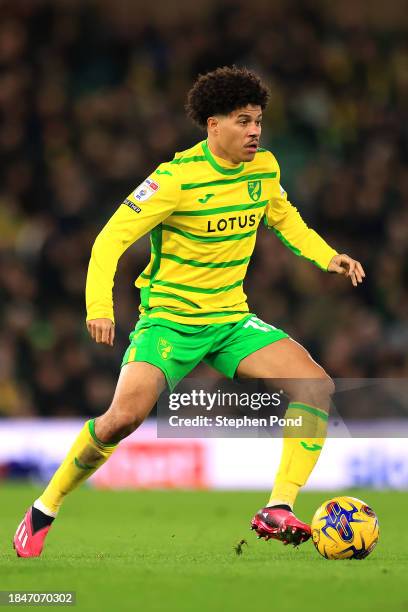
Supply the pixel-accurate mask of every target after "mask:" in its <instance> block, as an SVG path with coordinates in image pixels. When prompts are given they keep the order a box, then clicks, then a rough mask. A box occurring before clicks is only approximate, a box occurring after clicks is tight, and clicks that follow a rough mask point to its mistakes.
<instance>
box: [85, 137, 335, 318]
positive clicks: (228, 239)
mask: <svg viewBox="0 0 408 612" xmlns="http://www.w3.org/2000/svg"><path fill="white" fill-rule="evenodd" d="M279 181H280V171H279V165H278V163H277V161H276V159H275V157H274V156H273V155H272V153H270V152H269V151H266V150H264V149H260V150H259V151H258V152H257V154H256V155H255V157H254V159H253V161H251V162H247V163H241V164H239V165H235V166H234V165H232V164H228V162H226V161H225V160H222V159H220V158H217V157H215V156H214V155H213V154H212V153H211V151H210V149H209V147H208V144H207V142H206V141H203V142H200V143H198V144H196V145H195V146H194V147H192V148H191V149H188V150H187V151H183V152H182V153H177V154H176V155H175V157H174V159H173V160H172V161H171V162H167V163H163V164H161V165H160V166H159V167H158V168H157V169H156V170H155V172H153V173H152V174H151V175H150V177H149V178H147V179H146V180H145V181H144V182H143V183H142V184H141V185H139V187H137V188H136V189H135V190H134V191H133V192H132V193H131V194H130V195H129V196H128V197H127V198H126V200H125V201H124V202H123V204H121V205H120V206H119V208H118V210H117V211H116V212H115V214H114V215H113V216H112V217H111V219H110V220H109V221H108V223H107V224H106V225H105V227H104V228H103V230H102V231H101V233H100V234H99V235H98V237H97V239H96V241H95V244H94V246H93V249H92V255H91V260H90V263H89V270H88V278H87V285H86V301H87V319H88V320H90V319H96V318H101V317H106V318H109V319H111V320H112V321H113V320H114V315H113V300H112V288H113V280H114V276H115V272H116V267H117V263H118V260H119V258H120V256H121V255H122V253H123V252H124V251H125V250H126V249H127V248H128V247H129V246H130V245H131V244H132V243H134V242H135V241H136V240H138V238H140V237H141V236H143V235H144V234H146V233H147V232H151V257H150V261H149V263H148V265H147V267H146V268H145V270H144V271H143V272H142V274H141V275H140V276H139V278H138V279H137V280H136V286H137V287H139V288H140V293H141V305H140V311H141V313H142V315H144V316H148V317H149V318H152V319H153V318H161V319H167V320H170V321H173V322H176V323H188V324H189V325H191V324H197V325H206V324H209V323H226V322H234V321H238V320H240V319H241V318H242V317H243V316H245V314H246V313H247V312H248V305H247V298H246V295H245V293H244V289H243V281H244V279H245V275H246V271H247V267H248V263H249V260H250V257H251V255H252V252H253V250H254V246H255V240H256V232H257V228H258V225H259V223H260V222H261V221H262V220H263V221H264V222H265V224H266V225H267V226H268V227H269V228H271V229H272V230H274V232H275V234H276V235H277V236H278V237H279V238H280V240H282V241H283V242H284V244H285V245H286V246H288V247H289V248H290V249H292V250H293V251H294V252H295V253H296V254H297V255H301V256H303V257H306V258H307V259H310V260H311V261H313V263H315V264H316V265H318V266H319V267H321V268H322V269H324V270H326V269H327V266H328V264H329V262H330V260H331V259H332V257H333V256H334V255H335V254H336V251H335V250H334V249H332V248H331V247H329V246H328V244H327V243H326V242H325V241H324V240H323V239H322V238H321V237H320V236H319V235H318V234H316V232H314V231H313V230H312V229H309V228H308V226H307V225H306V224H305V222H304V221H303V220H302V218H301V216H300V215H299V213H298V211H297V210H296V208H295V207H294V206H292V204H290V202H289V201H288V199H287V196H286V192H285V191H284V190H283V189H282V188H281V186H280V182H279ZM265 265H266V266H267V265H268V262H265Z"/></svg>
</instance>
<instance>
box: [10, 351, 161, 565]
mask: <svg viewBox="0 0 408 612" xmlns="http://www.w3.org/2000/svg"><path fill="white" fill-rule="evenodd" d="M165 382H166V381H165V376H164V374H163V372H162V371H161V370H160V369H159V368H158V367H156V366H154V365H151V364H150V363H144V362H132V363H128V364H127V365H125V366H124V367H123V368H122V370H121V373H120V376H119V380H118V384H117V387H116V391H115V394H114V397H113V400H112V403H111V405H110V407H109V409H108V410H107V411H106V413H105V414H103V415H102V416H100V417H98V418H97V419H92V420H90V421H87V422H86V423H85V425H84V427H83V428H82V430H81V431H80V433H79V435H78V436H77V438H76V440H75V441H74V443H73V445H72V447H71V449H70V450H69V452H68V454H67V456H66V458H65V459H64V461H63V462H62V464H61V465H60V467H59V468H58V469H57V471H56V472H55V474H54V476H53V477H52V478H51V480H50V482H49V484H48V486H47V487H46V489H45V491H44V492H43V494H42V495H41V496H40V498H39V499H38V500H36V501H35V502H34V504H33V506H32V507H31V508H30V509H29V510H28V511H27V513H26V515H25V517H24V519H23V521H22V522H21V523H20V525H19V527H18V529H17V532H16V534H15V537H14V547H15V549H16V551H17V554H18V555H19V556H21V557H33V556H39V555H40V554H41V551H42V548H43V544H44V540H45V537H46V535H47V533H48V531H49V529H50V526H51V524H52V522H53V520H54V518H55V517H56V515H57V513H58V511H59V509H60V507H61V504H62V502H63V500H64V498H65V496H66V495H67V494H68V493H70V492H71V491H73V490H74V489H75V488H76V487H78V486H79V485H80V484H81V483H82V482H84V481H85V480H87V479H88V478H89V477H90V476H91V475H92V474H93V473H94V472H95V471H96V470H97V469H98V468H99V467H101V465H103V464H104V463H105V461H106V460H107V459H108V458H109V457H110V456H111V455H112V453H113V452H114V450H115V448H116V447H117V444H118V442H119V441H120V440H122V439H123V438H125V437H126V436H128V435H129V434H130V433H132V431H134V430H135V429H136V428H137V427H138V426H139V425H140V424H141V423H142V422H143V421H144V419H145V418H146V416H147V415H148V414H149V413H150V411H151V410H152V408H153V406H154V405H155V403H156V401H157V399H158V397H159V395H160V393H161V392H162V390H163V389H164V387H165Z"/></svg>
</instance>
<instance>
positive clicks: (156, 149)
mask: <svg viewBox="0 0 408 612" xmlns="http://www.w3.org/2000/svg"><path fill="white" fill-rule="evenodd" d="M152 4H153V5H155V3H154V2H153V3H152ZM190 4H192V3H190ZM380 5H382V9H381V6H380V7H379V3H378V2H369V1H367V2H363V1H362V0H360V1H358V0H353V2H350V1H346V0H345V1H342V2H340V1H339V2H335V3H334V4H333V3H329V2H325V1H318V0H313V1H312V0H310V1H300V0H299V1H294V0H293V1H289V0H287V1H284V0H281V1H278V0H276V1H274V2H262V1H261V0H259V1H256V0H254V1H253V2H247V1H242V2H240V1H238V2H235V1H234V2H222V1H221V2H220V1H218V2H212V1H211V0H206V1H205V2H203V1H200V0H197V1H196V2H194V6H189V5H188V3H187V2H182V1H181V0H180V4H179V5H178V3H177V0H175V2H173V3H172V4H171V5H166V4H165V3H163V4H162V3H160V2H157V6H156V5H155V6H152V7H147V6H146V3H144V2H140V1H138V0H133V1H132V2H130V1H125V0H117V1H116V2H115V1H114V0H103V1H102V0H100V1H96V0H95V1H85V0H75V1H73V0H59V1H58V2H55V1H51V0H30V1H26V0H2V1H1V0H0V11H1V15H2V20H1V24H0V113H1V131H0V155H1V167H0V168H1V169H0V172H1V183H0V255H1V260H0V297H1V301H0V309H1V310H0V313H1V315H0V317H1V318H0V322H1V323H0V415H4V416H7V415H10V416H11V415H21V416H27V415H44V416H48V415H55V416H71V415H72V416H75V415H79V414H90V415H97V414H99V413H100V412H102V411H103V410H104V409H105V408H106V407H107V405H108V404H109V401H110V399H111V395H112V393H113V389H114V385H115V381H116V378H117V374H118V370H119V364H120V361H121V357H122V354H123V351H124V350H125V348H126V346H127V338H128V334H129V332H130V331H131V329H132V328H133V326H134V324H135V322H136V320H137V316H138V310H137V307H138V303H139V296H138V291H137V290H136V289H135V288H134V286H133V282H134V279H135V278H136V276H137V275H138V273H139V272H140V271H141V270H142V269H143V267H144V266H145V264H146V262H147V259H148V252H149V246H148V239H147V238H145V239H143V240H141V241H140V242H139V243H137V244H136V245H134V246H133V247H132V248H131V249H130V250H129V251H128V253H127V254H126V255H125V256H124V257H123V258H122V260H121V262H120V265H119V268H118V274H117V282H116V288H115V303H116V322H117V337H116V343H115V347H114V348H113V349H112V348H108V347H105V346H100V345H96V344H94V343H93V342H92V341H91V340H90V339H89V338H88V335H87V332H86V327H85V308H84V284H85V277H86V270H87V264H88V259H89V255H90V250H91V246H92V243H93V241H94V239H95V237H96V235H97V233H98V231H99V230H100V229H101V228H102V226H103V224H104V223H105V222H106V221H107V219H108V218H109V216H110V215H111V214H112V213H113V211H114V210H115V209H116V207H117V206H118V205H119V204H120V202H121V201H122V200H123V199H124V197H125V196H126V195H127V194H128V193H129V192H130V191H132V189H133V188H134V187H135V186H136V185H137V184H138V183H139V182H140V181H141V180H142V179H143V178H144V177H145V176H146V175H147V174H149V173H150V172H151V171H152V170H153V169H154V167H155V166H156V165H157V164H158V163H160V162H162V161H164V160H167V159H170V158H172V157H173V154H174V152H175V151H177V150H182V149H184V148H187V147H189V146H191V145H192V144H193V143H194V142H195V141H196V140H198V139H201V138H202V135H201V134H200V133H199V132H198V131H197V130H196V128H194V126H192V125H190V124H189V122H188V121H187V119H186V118H185V114H184V103H185V98H186V93H187V91H188V89H189V88H190V86H191V84H192V82H193V80H194V78H195V77H196V76H197V74H198V73H202V72H205V71H207V70H209V69H213V68H215V67H217V66H220V65H226V64H232V63H236V64H238V65H246V66H248V67H249V68H251V69H254V70H256V71H258V72H259V73H260V74H261V75H262V77H263V78H264V79H265V81H266V82H267V84H268V85H269V87H270V89H271V92H272V96H271V102H270V107H269V109H268V111H267V113H266V115H265V121H264V133H263V142H262V145H263V146H264V147H268V148H270V149H271V150H272V151H273V152H274V153H275V155H276V156H277V158H278V160H279V162H280V165H281V171H282V184H283V185H284V187H285V189H286V190H287V191H288V194H289V197H290V199H291V201H292V202H293V203H295V204H296V205H297V206H298V208H299V210H300V211H301V213H302V215H303V216H304V218H305V219H306V220H307V222H308V223H309V224H310V225H312V226H313V227H314V228H315V229H316V230H317V231H318V232H319V233H321V234H322V235H323V236H324V237H325V238H326V239H327V240H328V242H329V243H330V244H331V245H333V246H334V247H335V248H336V249H337V250H338V251H340V252H346V253H349V254H350V255H352V256H353V257H355V258H356V259H359V260H360V261H361V262H362V263H363V265H364V267H365V270H366V273H367V278H366V281H365V283H364V286H363V287H358V288H357V289H354V288H353V287H352V285H351V283H349V282H347V281H346V280H345V279H342V278H340V277H337V276H332V275H328V274H324V273H322V272H320V271H319V270H318V269H317V268H316V269H315V268H314V267H313V266H311V265H310V264H309V263H308V262H305V261H301V260H299V259H298V258H296V257H294V256H293V254H292V253H291V252H289V251H288V250H287V249H285V248H284V247H283V246H282V245H281V244H280V243H279V241H278V240H277V239H276V238H275V236H274V235H273V234H272V233H270V232H268V231H267V230H266V229H264V228H262V229H261V230H260V232H259V239H258V245H257V249H256V252H255V255H254V258H253V262H252V264H251V267H250V271H249V274H248V278H247V281H246V285H245V286H246V292H247V294H248V297H249V304H250V307H251V310H253V311H254V312H256V313H257V315H258V316H259V317H261V318H263V319H265V320H266V321H268V322H270V323H273V324H274V325H277V326H281V327H283V328H284V329H285V330H287V331H288V332H289V333H290V334H292V335H293V337H294V338H296V339H297V340H299V341H300V342H301V343H302V344H303V345H304V346H306V347H307V348H308V349H309V350H310V351H311V353H312V355H313V356H314V357H315V358H316V359H317V360H319V361H320V362H321V363H322V364H323V365H324V367H325V368H326V369H327V371H328V372H329V373H330V374H331V375H332V376H334V377H404V376H408V283H407V278H408V257H407V255H408V207H407V201H408V172H407V162H408V112H407V109H408V38H407V34H408V11H406V7H405V9H404V3H403V2H398V1H396V0H395V1H392V0H391V1H390V2H387V5H386V6H385V5H384V3H383V2H382V3H380ZM198 373H199V374H200V375H203V374H208V373H209V372H208V370H207V369H206V366H200V369H199V372H198Z"/></svg>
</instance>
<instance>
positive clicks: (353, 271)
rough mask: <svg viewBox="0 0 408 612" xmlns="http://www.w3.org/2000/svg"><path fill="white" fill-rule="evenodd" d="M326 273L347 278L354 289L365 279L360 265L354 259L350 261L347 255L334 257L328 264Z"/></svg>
mask: <svg viewBox="0 0 408 612" xmlns="http://www.w3.org/2000/svg"><path fill="white" fill-rule="evenodd" d="M327 271H328V272H335V273H336V274H343V275H344V276H348V277H349V278H351V282H352V283H353V285H354V287H357V285H358V284H359V283H362V282H363V279H364V278H365V272H364V269H363V266H362V265H361V263H360V262H359V261H356V260H355V259H352V258H351V257H349V256H348V255H345V254H344V253H343V254H342V255H335V256H334V257H333V259H332V260H331V262H330V263H329V267H328V268H327Z"/></svg>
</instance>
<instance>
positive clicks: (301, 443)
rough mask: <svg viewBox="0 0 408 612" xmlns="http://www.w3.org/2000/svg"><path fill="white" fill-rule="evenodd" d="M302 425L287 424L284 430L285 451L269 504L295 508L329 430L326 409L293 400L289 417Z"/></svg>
mask: <svg viewBox="0 0 408 612" xmlns="http://www.w3.org/2000/svg"><path fill="white" fill-rule="evenodd" d="M299 417H301V421H300V422H301V425H295V424H292V425H290V424H287V425H286V426H285V428H284V431H283V436H284V438H283V451H282V457H281V462H280V465H279V469H278V473H277V475H276V479H275V484H274V487H273V490H272V493H271V497H270V499H269V502H268V506H272V505H277V504H286V505H288V506H290V507H291V508H293V505H294V503H295V499H296V496H297V494H298V492H299V489H300V487H302V486H303V485H304V484H306V482H307V479H308V478H309V476H310V474H311V473H312V471H313V468H314V467H315V465H316V463H317V460H318V458H319V456H320V452H321V450H322V448H323V444H324V441H325V439H326V433H327V421H328V415H327V413H326V412H324V410H321V409H320V408H315V407H314V406H309V405H308V404H303V403H300V402H291V403H290V404H289V406H288V409H287V411H286V414H285V418H286V419H289V418H290V419H298V422H299Z"/></svg>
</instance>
